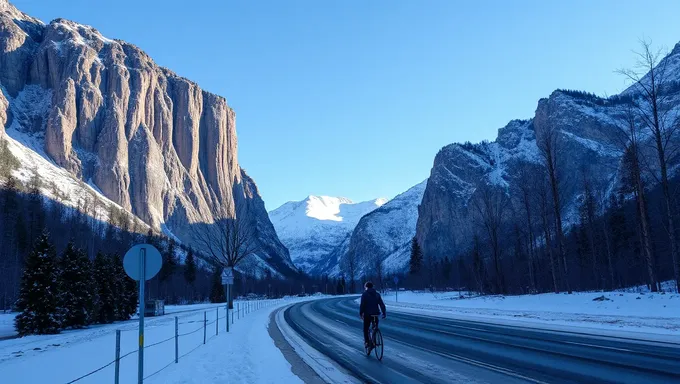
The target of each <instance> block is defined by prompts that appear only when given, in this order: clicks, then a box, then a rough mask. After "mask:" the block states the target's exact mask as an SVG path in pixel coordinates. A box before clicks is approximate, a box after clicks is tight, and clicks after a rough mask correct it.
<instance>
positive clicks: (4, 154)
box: [0, 140, 21, 179]
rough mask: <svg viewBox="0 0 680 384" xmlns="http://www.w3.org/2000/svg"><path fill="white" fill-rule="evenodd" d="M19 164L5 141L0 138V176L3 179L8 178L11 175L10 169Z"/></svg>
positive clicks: (17, 166)
mask: <svg viewBox="0 0 680 384" xmlns="http://www.w3.org/2000/svg"><path fill="white" fill-rule="evenodd" d="M20 165H21V163H20V162H19V160H18V159H17V158H16V157H14V155H13V154H12V151H10V150H9V147H8V146H7V141H6V140H0V177H1V178H3V179H6V178H9V177H10V176H11V175H12V171H13V170H15V169H17V168H19V166H20Z"/></svg>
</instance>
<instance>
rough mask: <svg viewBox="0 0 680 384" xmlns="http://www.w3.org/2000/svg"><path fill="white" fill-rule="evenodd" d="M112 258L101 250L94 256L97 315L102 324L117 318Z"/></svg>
mask: <svg viewBox="0 0 680 384" xmlns="http://www.w3.org/2000/svg"><path fill="white" fill-rule="evenodd" d="M112 264H113V263H112V262H111V258H109V257H107V256H105V255H104V254H102V253H101V252H98V253H97V256H96V257H95V258H94V279H95V282H96V284H97V291H96V292H97V304H96V307H97V316H96V321H97V323H100V324H108V323H111V322H113V321H114V320H115V319H116V297H115V289H116V282H115V280H116V279H115V274H114V271H113V265H112Z"/></svg>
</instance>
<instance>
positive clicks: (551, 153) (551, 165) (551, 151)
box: [536, 122, 572, 294]
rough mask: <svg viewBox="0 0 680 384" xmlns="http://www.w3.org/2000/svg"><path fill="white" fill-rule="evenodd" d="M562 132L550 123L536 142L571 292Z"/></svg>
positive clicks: (567, 286) (567, 285)
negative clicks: (562, 183)
mask: <svg viewBox="0 0 680 384" xmlns="http://www.w3.org/2000/svg"><path fill="white" fill-rule="evenodd" d="M559 138H560V133H559V131H558V130H557V128H555V126H554V125H553V124H552V123H550V122H549V123H548V124H547V125H546V126H544V127H543V129H542V130H540V134H539V132H538V131H537V132H536V143H537V144H538V149H539V150H540V152H541V155H542V157H543V162H544V165H545V168H546V172H547V176H548V181H549V182H550V191H551V193H552V200H553V210H554V212H555V228H556V236H557V245H558V248H559V252H560V254H559V255H560V258H561V263H562V273H563V275H564V276H563V283H564V285H565V287H566V289H567V292H568V293H569V294H571V293H572V291H571V282H570V279H569V265H568V263H567V250H566V246H565V244H564V230H563V228H562V205H561V201H560V186H559V178H558V175H557V168H558V161H557V160H558V159H557V156H558V153H559V142H560V140H559Z"/></svg>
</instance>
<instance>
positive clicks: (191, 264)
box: [184, 248, 196, 302]
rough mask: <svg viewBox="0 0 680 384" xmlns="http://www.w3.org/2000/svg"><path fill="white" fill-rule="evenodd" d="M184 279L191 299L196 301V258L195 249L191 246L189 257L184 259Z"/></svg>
mask: <svg viewBox="0 0 680 384" xmlns="http://www.w3.org/2000/svg"><path fill="white" fill-rule="evenodd" d="M184 280H186V282H187V286H188V287H189V292H190V293H189V297H190V301H192V302H193V301H194V283H195V282H196V259H195V258H194V250H193V249H191V248H189V251H188V252H187V257H186V258H185V259H184Z"/></svg>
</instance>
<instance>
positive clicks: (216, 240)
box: [191, 199, 260, 308]
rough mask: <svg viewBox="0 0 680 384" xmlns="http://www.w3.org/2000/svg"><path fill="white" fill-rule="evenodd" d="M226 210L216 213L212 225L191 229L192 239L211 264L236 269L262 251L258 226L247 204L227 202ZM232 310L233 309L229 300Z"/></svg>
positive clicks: (197, 225)
mask: <svg viewBox="0 0 680 384" xmlns="http://www.w3.org/2000/svg"><path fill="white" fill-rule="evenodd" d="M225 203H226V205H225V206H224V207H222V208H221V209H220V208H217V209H214V210H213V217H214V218H215V219H214V222H213V223H198V224H194V225H193V226H192V229H191V232H192V236H193V238H194V239H195V241H196V244H197V245H198V246H199V247H200V249H201V250H202V251H203V252H202V255H203V257H204V258H206V259H207V261H208V262H210V263H211V264H213V265H215V266H218V267H221V268H230V269H232V270H233V268H235V267H237V266H238V265H240V264H241V263H242V262H243V261H244V260H246V259H247V258H248V257H250V256H252V255H254V254H256V253H257V252H258V251H259V250H260V244H259V242H258V241H257V230H256V227H255V224H254V223H252V222H250V221H249V218H250V217H251V216H250V215H249V210H248V205H247V203H246V202H241V203H240V204H236V203H234V201H233V200H232V199H228V200H227V201H226V202H225ZM229 307H230V308H231V307H232V303H231V300H230V303H229Z"/></svg>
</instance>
